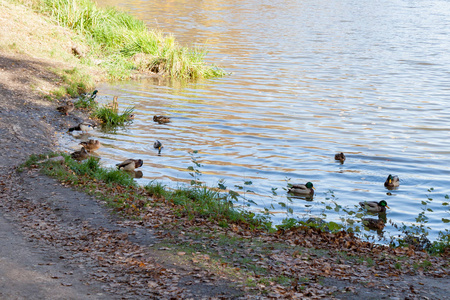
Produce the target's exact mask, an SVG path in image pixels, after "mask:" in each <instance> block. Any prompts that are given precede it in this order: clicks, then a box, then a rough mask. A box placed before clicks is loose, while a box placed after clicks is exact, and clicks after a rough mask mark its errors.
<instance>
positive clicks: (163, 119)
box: [153, 116, 170, 124]
mask: <svg viewBox="0 0 450 300" xmlns="http://www.w3.org/2000/svg"><path fill="white" fill-rule="evenodd" d="M153 121H154V122H157V123H159V124H165V123H169V122H170V117H166V116H153Z"/></svg>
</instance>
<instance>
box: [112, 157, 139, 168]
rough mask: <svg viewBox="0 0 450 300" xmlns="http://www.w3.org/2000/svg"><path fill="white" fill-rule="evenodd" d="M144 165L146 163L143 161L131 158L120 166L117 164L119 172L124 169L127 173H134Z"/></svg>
mask: <svg viewBox="0 0 450 300" xmlns="http://www.w3.org/2000/svg"><path fill="white" fill-rule="evenodd" d="M143 164H144V161H143V160H142V159H132V158H130V159H127V160H125V161H124V162H122V163H120V164H116V166H117V168H118V169H119V170H120V169H123V170H125V171H134V169H136V168H140V167H142V165H143Z"/></svg>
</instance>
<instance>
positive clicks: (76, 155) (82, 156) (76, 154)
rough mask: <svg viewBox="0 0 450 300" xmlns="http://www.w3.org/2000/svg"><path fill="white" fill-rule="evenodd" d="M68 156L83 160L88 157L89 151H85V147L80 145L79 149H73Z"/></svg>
mask: <svg viewBox="0 0 450 300" xmlns="http://www.w3.org/2000/svg"><path fill="white" fill-rule="evenodd" d="M70 156H71V157H72V158H73V159H76V160H83V159H86V158H88V156H89V153H88V152H87V151H86V148H84V147H82V148H81V150H78V151H74V152H73V153H71V154H70Z"/></svg>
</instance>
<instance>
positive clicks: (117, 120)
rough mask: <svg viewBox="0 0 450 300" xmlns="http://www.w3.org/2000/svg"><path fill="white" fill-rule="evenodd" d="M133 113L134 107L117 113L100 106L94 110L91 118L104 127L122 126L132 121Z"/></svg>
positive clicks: (107, 107) (109, 108)
mask: <svg viewBox="0 0 450 300" xmlns="http://www.w3.org/2000/svg"><path fill="white" fill-rule="evenodd" d="M133 111H134V107H128V108H127V109H125V110H124V111H123V112H122V113H119V112H117V111H115V110H114V109H112V108H111V107H109V106H102V107H100V108H97V109H96V110H94V112H93V113H92V116H93V117H94V118H96V119H99V120H101V121H102V123H103V126H106V127H114V126H124V125H126V124H127V123H129V122H131V121H132V116H133Z"/></svg>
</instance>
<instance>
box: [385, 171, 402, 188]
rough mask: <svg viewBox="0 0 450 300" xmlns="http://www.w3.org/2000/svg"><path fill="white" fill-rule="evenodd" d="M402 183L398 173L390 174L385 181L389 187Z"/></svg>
mask: <svg viewBox="0 0 450 300" xmlns="http://www.w3.org/2000/svg"><path fill="white" fill-rule="evenodd" d="M399 185H400V179H399V178H398V176H397V175H391V174H389V176H388V178H387V179H386V181H385V182H384V186H385V187H387V188H394V187H398V186H399Z"/></svg>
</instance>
